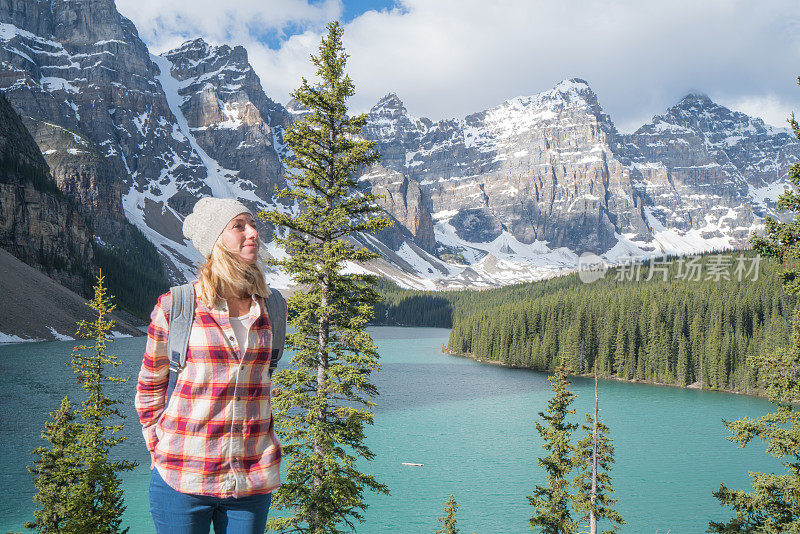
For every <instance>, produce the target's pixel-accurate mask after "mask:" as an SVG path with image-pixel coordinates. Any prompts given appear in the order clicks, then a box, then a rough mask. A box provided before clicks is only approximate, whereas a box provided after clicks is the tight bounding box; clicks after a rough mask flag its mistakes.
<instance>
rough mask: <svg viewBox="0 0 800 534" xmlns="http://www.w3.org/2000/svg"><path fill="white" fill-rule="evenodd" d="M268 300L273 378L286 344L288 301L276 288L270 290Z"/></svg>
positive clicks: (270, 363) (270, 370) (270, 372)
mask: <svg viewBox="0 0 800 534" xmlns="http://www.w3.org/2000/svg"><path fill="white" fill-rule="evenodd" d="M266 300H267V313H268V314H269V324H270V326H271V327H272V357H271V358H270V362H269V374H270V376H272V372H273V371H275V367H276V366H277V365H278V360H280V359H281V356H283V347H284V345H285V344H286V301H285V300H284V299H283V296H282V295H281V292H280V291H278V290H277V289H275V288H274V287H271V288H269V297H268V298H267V299H266Z"/></svg>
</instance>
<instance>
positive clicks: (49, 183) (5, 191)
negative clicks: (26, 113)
mask: <svg viewBox="0 0 800 534" xmlns="http://www.w3.org/2000/svg"><path fill="white" fill-rule="evenodd" d="M0 247H2V248H3V249H5V250H7V251H9V252H10V253H11V254H13V255H14V256H16V257H17V258H19V259H21V260H22V261H24V262H25V263H27V264H28V265H31V266H33V267H36V268H37V269H39V270H41V271H43V272H46V273H48V274H49V275H50V276H51V277H52V278H54V279H56V280H58V281H59V282H60V283H61V284H63V285H64V286H66V287H68V288H70V289H72V290H73V291H75V292H78V293H81V292H83V290H84V286H85V283H86V278H87V274H89V272H90V268H91V264H92V248H91V233H90V231H89V228H88V227H87V225H86V223H85V221H84V220H83V217H82V216H81V215H80V213H79V212H78V211H77V209H75V206H74V205H73V204H72V203H71V202H70V201H69V200H68V199H67V198H66V197H65V196H64V195H63V194H62V193H61V192H60V191H59V190H58V188H57V187H56V185H55V181H53V178H52V177H51V176H50V171H49V169H48V167H47V163H45V160H44V158H43V157H42V154H41V152H40V151H39V147H38V146H37V145H36V142H35V141H34V140H33V138H32V137H31V136H30V134H29V133H28V131H27V130H26V129H25V126H24V125H23V123H22V120H21V119H20V118H19V116H18V115H17V114H16V113H15V112H14V110H13V108H12V107H11V105H10V104H9V103H8V101H7V100H6V99H5V98H4V97H3V96H2V95H0ZM6 308H7V307H6ZM6 311H8V309H7V310H6Z"/></svg>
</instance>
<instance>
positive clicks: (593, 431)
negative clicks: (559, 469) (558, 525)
mask: <svg viewBox="0 0 800 534" xmlns="http://www.w3.org/2000/svg"><path fill="white" fill-rule="evenodd" d="M598 404H599V402H598V395H597V368H596V367H595V373H594V416H592V415H591V414H588V413H587V414H586V422H585V423H584V424H583V426H582V427H581V428H582V430H583V431H584V432H585V434H584V436H583V437H582V438H581V439H580V440H578V443H577V445H576V446H575V459H574V464H575V466H576V468H577V470H578V474H577V475H576V476H575V479H574V481H573V487H574V489H575V494H574V497H573V500H572V503H573V507H574V508H575V511H576V512H579V513H581V514H582V515H583V521H584V522H586V523H588V524H589V532H590V534H596V533H597V522H598V521H599V520H601V519H607V520H609V521H612V522H614V523H617V524H618V525H624V524H625V521H624V520H623V519H622V516H621V515H620V514H619V513H618V512H617V511H615V510H614V509H613V508H612V506H614V505H615V504H616V503H617V499H614V498H613V497H611V494H612V493H614V486H613V480H614V479H613V478H612V477H611V474H610V471H611V468H612V466H613V465H614V444H613V442H612V440H611V438H610V437H609V433H610V431H609V428H608V426H606V425H604V424H603V423H602V422H600V417H599V415H600V414H599V412H600V410H599V407H598ZM617 528H618V527H615V529H614V530H616V529H617ZM614 530H605V531H604V533H606V534H608V533H613V532H614Z"/></svg>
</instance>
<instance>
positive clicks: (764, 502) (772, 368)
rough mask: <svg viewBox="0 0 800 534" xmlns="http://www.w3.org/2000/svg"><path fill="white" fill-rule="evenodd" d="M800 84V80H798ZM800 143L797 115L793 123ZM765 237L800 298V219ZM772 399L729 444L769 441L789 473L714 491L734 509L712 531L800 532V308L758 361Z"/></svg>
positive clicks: (795, 172) (790, 196)
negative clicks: (788, 333) (788, 335)
mask: <svg viewBox="0 0 800 534" xmlns="http://www.w3.org/2000/svg"><path fill="white" fill-rule="evenodd" d="M798 83H800V78H798ZM789 123H790V124H791V127H792V130H793V131H794V134H795V136H796V137H797V138H798V140H800V126H799V125H798V123H797V121H796V120H795V117H794V114H792V117H791V118H790V119H789ZM789 179H790V180H791V182H792V184H794V187H795V189H796V190H800V162H796V163H795V164H794V165H793V166H792V168H791V170H790V171H789ZM778 209H780V210H788V211H793V212H800V194H798V193H796V192H794V191H791V190H789V191H786V192H785V193H783V195H781V197H780V199H779V200H778ZM765 226H766V232H765V236H764V237H756V236H754V237H753V238H752V239H751V243H752V245H753V248H754V249H755V250H756V251H757V252H759V253H760V254H762V255H764V256H767V257H771V258H774V259H776V260H777V261H778V262H780V263H781V265H782V271H781V273H780V278H781V280H782V282H783V287H784V288H785V290H786V291H787V292H788V293H789V294H791V295H800V261H799V260H800V219H798V218H795V219H794V220H793V221H791V222H788V223H782V222H779V221H776V220H775V219H773V218H771V217H767V219H766V222H765ZM752 365H753V366H755V367H756V368H758V370H759V372H760V374H761V379H762V382H763V386H764V387H765V390H766V393H767V396H768V398H769V400H770V401H771V402H772V403H773V404H774V405H775V407H776V410H775V411H774V412H772V413H768V414H766V415H763V416H761V417H758V418H755V419H752V418H750V417H744V418H743V419H739V420H737V421H724V420H723V423H724V424H725V426H726V427H727V428H728V430H730V432H731V434H732V435H731V436H729V437H728V440H730V441H732V442H734V443H738V444H739V447H744V446H745V445H747V444H748V443H750V442H751V441H752V440H753V439H754V438H759V439H760V440H761V441H764V442H766V443H767V452H768V453H769V454H771V455H773V456H775V457H777V458H780V459H781V460H782V463H783V466H784V468H785V470H786V472H785V473H782V474H776V473H754V472H751V473H750V477H751V479H752V482H751V483H752V491H737V490H733V489H730V488H727V487H726V486H725V485H724V484H722V485H721V486H720V488H719V489H718V490H717V491H715V492H714V496H715V497H716V498H717V499H718V500H719V501H720V504H721V505H722V506H726V507H727V506H729V507H731V508H732V509H733V512H734V513H735V516H734V517H733V518H731V519H730V520H729V521H728V522H716V521H711V522H710V523H709V529H708V531H709V532H725V533H730V532H763V533H775V534H777V533H783V532H794V533H798V532H800V413H799V412H798V410H797V407H796V406H795V405H794V404H793V403H794V402H796V401H797V400H798V399H800V308H795V310H794V316H793V324H792V339H791V343H790V344H789V346H787V347H785V348H781V347H777V348H774V349H773V350H771V351H764V352H763V353H761V354H757V355H755V356H754V357H753V361H752Z"/></svg>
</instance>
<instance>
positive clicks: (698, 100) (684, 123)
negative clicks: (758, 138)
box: [639, 93, 777, 136]
mask: <svg viewBox="0 0 800 534" xmlns="http://www.w3.org/2000/svg"><path fill="white" fill-rule="evenodd" d="M653 129H655V130H664V129H669V130H673V131H674V132H679V130H680V129H685V130H686V133H688V132H689V131H691V132H694V133H696V134H701V135H704V134H725V135H728V136H730V135H771V134H773V133H777V132H775V129H774V128H772V127H770V126H767V125H766V124H765V123H764V121H763V120H762V119H760V118H757V117H751V116H749V115H746V114H744V113H741V112H738V111H733V110H731V109H729V108H727V107H725V106H722V105H720V104H718V103H716V102H714V101H713V100H712V99H711V98H710V97H709V96H708V95H705V94H702V93H689V94H688V95H686V96H685V97H683V98H682V99H681V100H680V101H679V102H678V103H677V104H675V105H674V106H672V107H671V108H669V109H668V110H667V111H666V113H665V114H663V115H656V116H655V117H653V120H652V122H651V123H650V124H646V125H644V126H642V127H641V128H640V129H639V131H642V132H644V131H651V130H653Z"/></svg>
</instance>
